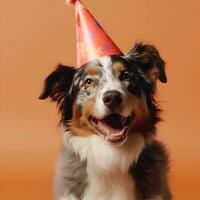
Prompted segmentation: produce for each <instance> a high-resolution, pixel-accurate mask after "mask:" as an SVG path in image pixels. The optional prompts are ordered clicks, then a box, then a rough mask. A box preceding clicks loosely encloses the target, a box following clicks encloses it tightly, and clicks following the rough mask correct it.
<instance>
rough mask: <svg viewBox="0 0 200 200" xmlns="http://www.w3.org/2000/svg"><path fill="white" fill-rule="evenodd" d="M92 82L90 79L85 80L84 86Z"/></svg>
mask: <svg viewBox="0 0 200 200" xmlns="http://www.w3.org/2000/svg"><path fill="white" fill-rule="evenodd" d="M92 81H93V80H92V79H91V78H88V79H86V80H85V84H87V85H90V84H91V83H92Z"/></svg>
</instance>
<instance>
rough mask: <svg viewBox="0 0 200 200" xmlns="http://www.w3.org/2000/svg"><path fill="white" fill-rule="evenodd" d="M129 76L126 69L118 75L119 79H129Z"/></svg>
mask: <svg viewBox="0 0 200 200" xmlns="http://www.w3.org/2000/svg"><path fill="white" fill-rule="evenodd" d="M131 78H132V76H131V75H130V74H129V73H128V72H127V71H125V72H122V73H121V74H120V77H119V79H120V80H121V81H129V80H130V79H131Z"/></svg>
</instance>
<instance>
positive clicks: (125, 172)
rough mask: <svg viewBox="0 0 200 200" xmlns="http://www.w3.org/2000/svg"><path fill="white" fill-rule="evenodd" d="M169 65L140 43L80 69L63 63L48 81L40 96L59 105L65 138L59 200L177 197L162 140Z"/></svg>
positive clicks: (58, 178)
mask: <svg viewBox="0 0 200 200" xmlns="http://www.w3.org/2000/svg"><path fill="white" fill-rule="evenodd" d="M164 65H165V63H164V61H163V60H162V58H161V57H160V55H159V53H158V51H157V50H156V48H155V47H154V46H151V45H143V44H141V43H140V44H136V45H135V46H134V47H133V49H131V51H130V52H129V53H127V54H126V55H125V56H106V57H102V58H99V59H97V60H95V61H91V62H89V63H87V64H85V65H83V66H82V67H81V68H79V69H76V68H74V67H69V66H64V65H58V67H57V69H56V70H55V71H54V72H52V73H51V74H50V75H49V76H48V77H47V78H46V80H45V87H44V90H43V92H42V94H41V96H40V99H46V98H47V97H50V98H51V100H52V101H55V102H57V103H58V106H59V111H60V113H61V133H62V137H63V140H64V147H63V150H62V153H61V157H60V161H59V164H58V170H57V175H56V181H55V182H56V183H55V188H56V189H55V199H56V200H171V194H170V192H169V189H168V184H167V172H168V154H167V152H166V150H165V148H164V146H163V145H162V144H161V143H160V142H158V141H157V140H156V139H155V135H156V124H157V122H158V121H159V120H160V118H159V116H158V115H159V112H160V109H159V107H158V104H157V102H156V97H155V96H156V81H157V80H160V81H161V82H163V83H166V82H167V78H166V75H165V69H164ZM110 91H111V92H110ZM106 95H107V96H106ZM110 98H113V99H112V102H110ZM110 103H112V104H110ZM113 113H114V114H113ZM117 134H118V135H119V136H117Z"/></svg>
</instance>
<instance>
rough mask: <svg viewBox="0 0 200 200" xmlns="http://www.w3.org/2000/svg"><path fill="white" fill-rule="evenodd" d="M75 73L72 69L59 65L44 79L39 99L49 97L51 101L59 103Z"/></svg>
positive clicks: (67, 90)
mask: <svg viewBox="0 0 200 200" xmlns="http://www.w3.org/2000/svg"><path fill="white" fill-rule="evenodd" d="M75 71H76V70H75V68H74V67H68V66H64V65H62V64H59V65H58V66H57V68H56V69H55V71H53V72H52V73H51V74H50V75H49V76H48V77H47V78H46V79H45V82H44V89H43V91H42V93H41V95H40V96H39V99H46V98H47V97H50V98H51V100H52V101H57V102H60V100H61V99H62V98H63V97H64V96H65V95H67V93H68V92H69V89H70V87H71V84H72V80H73V76H74V74H75Z"/></svg>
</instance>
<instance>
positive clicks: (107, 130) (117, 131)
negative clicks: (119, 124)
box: [98, 122, 121, 137]
mask: <svg viewBox="0 0 200 200" xmlns="http://www.w3.org/2000/svg"><path fill="white" fill-rule="evenodd" d="M98 127H99V129H100V131H102V132H103V133H104V134H105V135H108V136H111V135H112V136H114V137H117V135H118V134H120V131H121V130H120V129H113V128H111V127H109V126H107V125H106V124H104V123H102V122H99V123H98ZM115 135H116V136H115Z"/></svg>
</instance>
